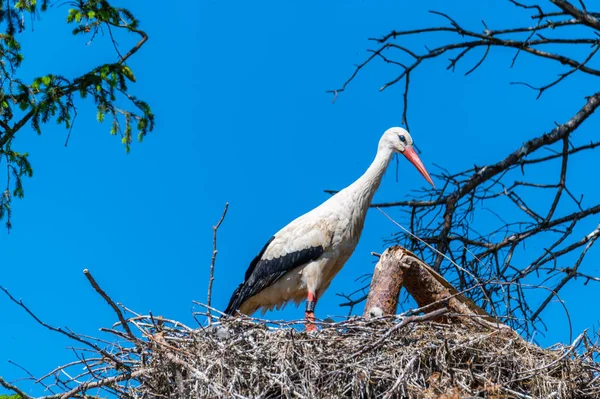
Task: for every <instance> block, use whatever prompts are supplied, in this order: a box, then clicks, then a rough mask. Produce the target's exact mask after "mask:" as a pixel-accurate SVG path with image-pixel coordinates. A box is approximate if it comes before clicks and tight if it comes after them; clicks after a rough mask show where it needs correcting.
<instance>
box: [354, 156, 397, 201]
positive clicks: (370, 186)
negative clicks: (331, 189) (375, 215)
mask: <svg viewBox="0 0 600 399" xmlns="http://www.w3.org/2000/svg"><path fill="white" fill-rule="evenodd" d="M393 155H394V151H393V150H392V149H391V148H389V147H388V146H383V145H380V146H379V148H378V149H377V155H376V156H375V159H374V160H373V162H372V163H371V165H370V166H369V168H368V169H367V171H366V172H365V173H364V174H363V175H362V176H361V177H359V178H358V180H356V181H355V182H354V183H352V184H351V185H350V186H349V187H348V195H349V196H350V197H351V198H352V200H353V201H356V202H357V205H359V206H360V208H364V209H365V210H366V209H367V208H368V207H369V205H370V204H371V200H372V199H373V195H375V191H377V189H378V188H379V184H380V183H381V178H382V177H383V174H384V173H385V170H386V169H387V167H388V165H389V163H390V161H391V159H392V156H393Z"/></svg>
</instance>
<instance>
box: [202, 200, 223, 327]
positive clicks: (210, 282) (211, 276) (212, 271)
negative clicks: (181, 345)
mask: <svg viewBox="0 0 600 399" xmlns="http://www.w3.org/2000/svg"><path fill="white" fill-rule="evenodd" d="M227 209H229V202H226V203H225V208H224V209H223V213H222V214H221V218H220V219H219V221H218V222H217V224H216V225H214V226H213V252H212V258H211V261H210V274H209V277H208V293H207V295H206V304H207V305H208V306H210V302H211V297H212V285H213V281H214V280H215V277H214V275H215V261H216V260H217V253H218V251H217V230H219V227H221V223H223V220H225V215H227ZM211 324H212V315H211V314H210V312H209V315H208V325H209V326H210V325H211Z"/></svg>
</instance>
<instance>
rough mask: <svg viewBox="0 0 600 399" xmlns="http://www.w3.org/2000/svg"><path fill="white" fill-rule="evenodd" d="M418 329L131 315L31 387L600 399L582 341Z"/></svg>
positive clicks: (598, 381)
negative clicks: (207, 322) (204, 322)
mask: <svg viewBox="0 0 600 399" xmlns="http://www.w3.org/2000/svg"><path fill="white" fill-rule="evenodd" d="M427 318H428V317H427V316H409V315H404V316H402V315H399V316H396V317H380V318H375V319H371V320H365V319H362V318H353V319H348V320H345V321H342V322H338V323H333V322H332V323H321V325H320V329H319V331H317V332H314V333H307V332H305V331H302V330H301V325H300V322H298V323H297V324H294V323H273V322H268V323H266V322H261V321H257V320H256V319H249V318H236V319H221V320H220V321H219V322H218V323H216V324H213V326H211V327H201V328H196V329H192V328H189V327H187V326H185V325H182V324H181V323H178V322H176V321H170V320H166V319H162V318H155V317H152V316H141V315H137V316H134V317H132V318H129V319H127V321H126V324H125V325H127V328H123V323H117V327H114V328H111V329H104V331H105V332H108V333H110V334H113V337H115V340H114V342H111V341H110V340H104V341H102V340H95V339H91V338H88V337H81V336H77V337H78V338H80V339H81V340H83V341H84V342H83V343H85V344H86V345H87V346H88V348H91V349H89V350H85V352H82V355H81V357H80V358H79V360H76V361H75V362H73V363H71V364H70V365H67V366H61V367H59V368H57V369H56V370H53V371H52V372H51V373H49V374H48V375H46V376H44V377H43V378H41V379H38V380H37V381H38V383H41V384H43V385H44V386H45V387H46V389H47V392H48V393H49V394H50V393H51V395H50V397H56V398H59V397H60V398H68V397H81V396H82V395H85V394H87V395H94V396H95V397H96V396H97V395H98V396H106V395H105V394H104V395H103V394H101V392H98V390H106V391H108V392H110V393H113V394H116V395H117V396H119V397H131V398H222V397H237V398H242V397H244V398H247V397H252V398H280V397H286V398H288V397H289V398H296V397H299V398H316V397H322V398H334V397H336V398H337V397H357V398H392V397H403V398H406V397H408V398H427V399H430V398H431V399H433V398H437V399H442V398H445V399H453V398H456V399H458V398H466V397H477V398H561V399H567V398H599V397H600V365H599V364H598V363H597V356H598V353H599V352H598V350H599V348H598V346H596V345H594V344H593V343H592V342H591V341H590V339H589V337H588V336H587V335H585V334H582V335H581V336H579V337H578V338H577V339H576V340H575V341H574V342H573V344H572V345H570V346H555V347H552V348H549V349H542V348H540V347H538V346H536V345H534V344H532V343H529V342H527V341H525V340H523V339H522V338H521V337H520V336H518V335H517V334H516V333H515V332H514V331H513V330H511V329H508V328H487V329H485V328H482V329H481V330H480V331H474V330H473V328H472V327H467V326H466V325H464V324H462V323H455V324H447V323H445V324H442V323H437V322H432V321H428V320H426V319H427ZM117 328H118V329H117ZM134 331H135V333H134ZM138 332H140V333H141V334H139V333H138ZM80 342H81V341H80ZM90 345H94V346H96V348H97V349H94V348H93V347H92V346H90ZM90 350H91V352H93V353H90ZM9 385H10V384H9ZM5 386H6V385H5ZM13 388H16V387H13ZM17 390H18V389H17ZM57 390H58V391H60V392H57ZM18 391H19V393H21V394H22V395H25V394H24V393H22V391H20V390H18ZM25 397H29V396H26V395H25ZM46 397H48V396H46Z"/></svg>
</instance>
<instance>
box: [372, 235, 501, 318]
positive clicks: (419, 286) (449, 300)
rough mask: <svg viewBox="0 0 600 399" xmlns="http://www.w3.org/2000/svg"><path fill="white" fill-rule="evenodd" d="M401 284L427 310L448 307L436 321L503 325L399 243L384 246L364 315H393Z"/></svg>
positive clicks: (421, 307) (431, 310) (420, 306)
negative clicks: (446, 311) (446, 313)
mask: <svg viewBox="0 0 600 399" xmlns="http://www.w3.org/2000/svg"><path fill="white" fill-rule="evenodd" d="M402 287H404V288H405V289H406V290H407V291H408V293H409V294H410V295H411V296H412V297H413V298H414V299H415V301H416V302H417V304H418V305H419V308H420V309H422V310H424V311H426V312H433V311H437V310H439V309H443V308H447V309H448V310H449V312H450V315H444V314H441V315H440V316H439V317H437V318H436V321H440V322H456V321H459V322H460V323H463V324H466V325H477V326H478V327H481V326H482V325H485V326H491V325H494V326H496V327H497V326H504V325H503V324H501V323H500V322H499V321H498V320H496V319H495V318H494V317H492V316H491V315H490V314H489V313H487V312H486V311H485V310H483V309H482V308H480V307H479V306H477V305H476V304H475V303H474V302H473V301H472V300H470V299H469V298H467V297H466V296H464V295H463V294H462V293H461V292H459V291H458V290H457V289H456V288H454V287H453V286H452V284H450V283H449V282H448V281H447V280H446V279H444V278H443V277H442V276H441V275H440V274H438V273H437V272H436V271H435V270H434V269H433V268H432V267H431V266H429V265H428V264H427V263H425V262H424V261H422V260H421V259H419V258H418V257H417V256H416V255H415V254H413V253H412V252H410V251H409V250H407V249H405V248H403V247H401V246H399V245H395V246H392V247H390V248H388V249H386V250H385V252H384V253H383V254H382V255H381V257H380V258H379V262H377V265H376V266H375V271H374V273H373V279H372V280H371V288H370V291H369V296H368V298H367V304H366V305H365V312H364V316H365V317H373V316H380V315H390V314H395V313H396V308H397V306H398V296H399V295H400V289H401V288H402ZM461 316H466V317H461Z"/></svg>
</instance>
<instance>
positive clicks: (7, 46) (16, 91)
mask: <svg viewBox="0 0 600 399" xmlns="http://www.w3.org/2000/svg"><path fill="white" fill-rule="evenodd" d="M52 7H57V9H58V10H60V9H61V8H64V9H65V13H66V23H67V24H70V25H73V26H74V29H73V35H78V36H81V35H84V36H88V37H89V40H111V41H112V43H113V44H114V48H115V52H116V57H113V58H112V59H109V60H107V61H108V62H107V63H105V64H102V65H98V66H95V67H94V68H92V69H91V70H89V71H87V72H86V73H84V74H82V75H80V76H62V75H59V74H47V75H43V76H39V77H37V78H35V79H33V80H26V79H24V78H22V77H21V75H22V74H21V73H20V69H19V68H20V66H21V64H22V61H23V60H24V59H25V56H24V55H23V52H22V49H21V45H20V43H19V36H20V34H22V33H23V31H24V30H25V28H26V24H28V23H33V21H34V17H35V18H39V17H43V16H44V14H45V12H46V11H48V9H49V8H52ZM119 35H135V36H137V37H138V41H137V42H136V44H135V45H134V46H133V47H131V48H130V49H128V50H127V51H126V52H124V51H121V50H120V49H119V47H118V45H117V42H116V37H118V36H119ZM119 37H120V36H119ZM147 40H148V36H147V35H146V33H145V32H143V31H142V30H140V29H139V22H138V21H137V20H136V19H135V17H134V15H133V14H132V13H131V12H130V11H128V10H126V9H124V8H118V7H115V6H113V5H112V4H111V3H110V2H108V1H106V0H79V1H70V2H67V3H61V4H58V3H57V4H54V3H53V2H50V1H49V0H21V1H10V0H0V73H1V77H2V80H1V81H0V168H6V169H7V174H6V175H4V176H6V178H5V186H4V187H2V186H0V187H2V188H3V190H2V191H1V192H0V193H1V194H0V220H3V221H4V223H5V225H6V228H7V229H9V230H10V228H11V201H12V199H13V198H14V197H17V198H22V197H23V195H24V189H23V178H24V177H31V176H32V174H33V168H32V165H31V164H30V162H29V160H28V154H27V153H26V152H17V151H15V150H13V148H12V145H11V144H12V141H13V139H14V138H15V136H16V135H17V134H18V133H19V132H20V131H22V130H24V129H33V130H34V131H35V132H37V133H38V134H41V133H42V130H43V127H44V125H45V124H47V123H48V122H50V121H55V122H57V123H58V124H60V125H62V126H64V128H65V129H67V130H68V131H70V129H71V128H72V126H73V121H74V118H75V115H76V113H77V106H78V105H80V103H81V100H82V99H84V98H91V99H93V102H94V104H95V106H96V108H97V119H98V121H99V122H101V123H102V122H104V121H105V119H106V118H108V119H109V120H110V134H112V135H120V137H121V141H122V143H123V145H124V146H125V150H126V151H129V150H130V145H131V143H132V141H133V136H134V134H135V135H137V140H139V141H141V140H142V139H143V138H144V136H145V135H146V134H147V133H148V132H150V131H152V129H153V127H154V115H153V114H152V111H151V110H150V106H149V105H148V104H147V103H146V102H144V101H143V100H141V99H139V98H136V97H135V96H133V95H132V94H131V93H130V89H129V84H130V83H131V82H135V77H134V74H133V71H132V70H131V69H130V67H129V66H127V61H128V59H129V58H130V57H131V56H133V55H134V54H135V53H136V52H137V51H138V50H139V49H140V48H141V47H142V46H143V45H144V43H145V42H146V41H147ZM0 184H2V182H1V181H0ZM0 190H1V189H0Z"/></svg>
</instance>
